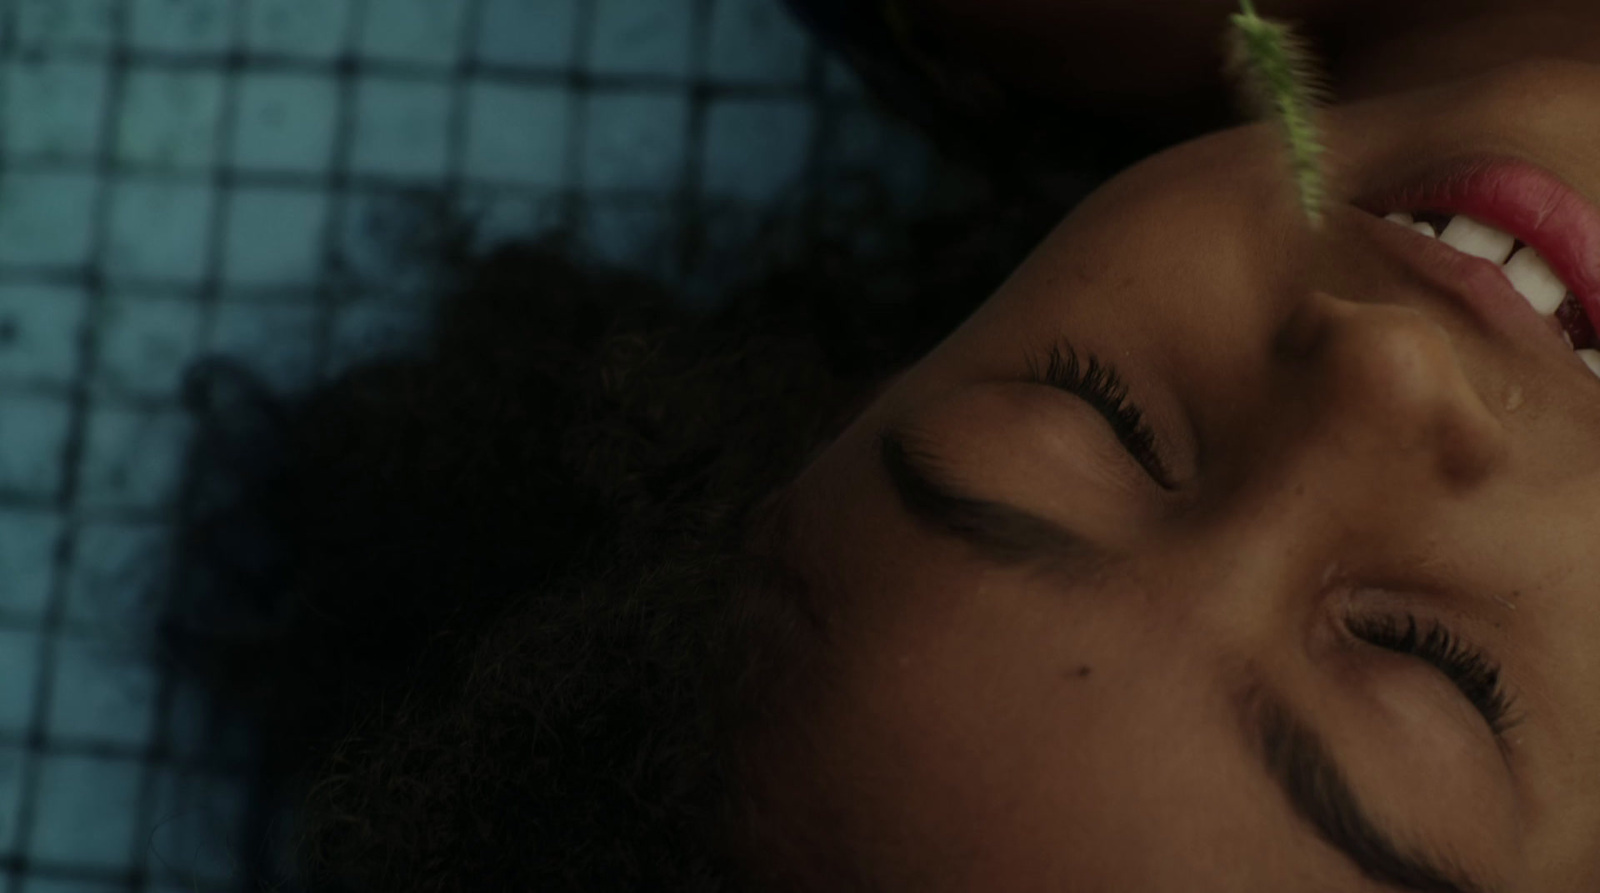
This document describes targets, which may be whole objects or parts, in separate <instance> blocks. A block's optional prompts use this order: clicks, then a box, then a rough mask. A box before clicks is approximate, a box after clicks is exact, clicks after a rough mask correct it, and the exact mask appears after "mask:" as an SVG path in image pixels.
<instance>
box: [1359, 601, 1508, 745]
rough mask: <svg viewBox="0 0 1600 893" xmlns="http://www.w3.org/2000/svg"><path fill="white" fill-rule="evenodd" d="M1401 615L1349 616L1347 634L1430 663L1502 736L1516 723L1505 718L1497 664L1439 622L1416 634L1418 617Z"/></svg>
mask: <svg viewBox="0 0 1600 893" xmlns="http://www.w3.org/2000/svg"><path fill="white" fill-rule="evenodd" d="M1403 623H1404V625H1403V626H1402V621H1401V619H1400V618H1397V617H1393V616H1376V617H1362V618H1350V619H1349V620H1347V621H1346V625H1347V627H1348V629H1349V630H1350V634H1351V635H1353V636H1355V637H1356V638H1358V639H1362V640H1363V641H1366V642H1368V643H1370V644H1373V645H1377V646H1378V647H1380V648H1386V649H1388V650H1390V651H1395V652H1399V653H1401V654H1410V655H1413V656H1415V657H1419V658H1422V659H1423V660H1425V661H1427V662H1428V663H1430V664H1433V665H1434V666H1435V667H1437V668H1438V669H1439V671H1440V672H1442V673H1444V674H1445V675H1446V676H1449V677H1450V680H1451V681H1452V682H1454V683H1455V685H1456V688H1458V689H1460V690H1461V693H1462V694H1463V695H1466V697H1467V700H1469V701H1471V702H1472V706H1474V707H1476V708H1477V709H1478V712H1479V713H1481V714H1483V718H1484V719H1485V720H1487V721H1488V723H1489V728H1490V729H1492V730H1493V731H1494V733H1495V735H1496V736H1501V735H1504V734H1505V733H1506V731H1507V730H1508V729H1510V728H1511V727H1512V726H1514V725H1516V722H1514V721H1510V720H1508V719H1507V717H1508V716H1509V715H1510V713H1511V706H1512V699H1511V698H1510V697H1509V696H1508V695H1507V693H1506V691H1505V687H1504V686H1503V685H1502V684H1501V682H1500V666H1499V665H1498V664H1496V663H1495V662H1494V661H1492V660H1490V659H1489V658H1488V657H1487V656H1486V655H1485V654H1484V653H1483V652H1482V651H1479V650H1478V649H1476V648H1474V647H1473V646H1471V645H1468V644H1466V643H1465V642H1463V641H1461V640H1460V639H1459V638H1458V637H1456V636H1455V635H1453V634H1452V633H1451V632H1450V630H1449V629H1447V628H1445V626H1444V625H1443V624H1442V623H1439V622H1437V621H1435V622H1434V623H1433V624H1432V626H1430V627H1429V629H1428V633H1427V635H1426V636H1422V637H1420V638H1419V637H1418V635H1417V618H1416V616H1415V615H1413V614H1409V613H1408V614H1406V615H1404V621H1403Z"/></svg>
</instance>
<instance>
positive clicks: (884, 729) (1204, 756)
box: [784, 62, 1600, 893]
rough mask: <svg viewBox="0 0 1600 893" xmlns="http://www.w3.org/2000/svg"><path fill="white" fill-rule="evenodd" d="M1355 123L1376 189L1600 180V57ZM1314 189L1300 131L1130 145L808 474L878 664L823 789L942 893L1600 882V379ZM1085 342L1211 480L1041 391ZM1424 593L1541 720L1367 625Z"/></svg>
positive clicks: (841, 714)
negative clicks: (1471, 688) (1309, 211)
mask: <svg viewBox="0 0 1600 893" xmlns="http://www.w3.org/2000/svg"><path fill="white" fill-rule="evenodd" d="M1325 127H1326V136H1327V142H1328V145H1329V155H1328V158H1329V159H1330V160H1331V161H1332V162H1333V163H1334V164H1335V165H1336V167H1334V168H1333V173H1334V175H1336V176H1337V177H1338V181H1337V182H1338V184H1339V186H1340V192H1341V194H1344V195H1350V196H1354V195H1361V194H1363V193H1367V192H1370V191H1371V190H1373V189H1374V188H1378V187H1383V186H1386V185H1388V184H1391V183H1393V182H1394V181H1395V179H1396V178H1397V177H1403V176H1405V175H1407V174H1408V173H1409V172H1411V171H1414V170H1415V169H1417V168H1418V167H1419V166H1421V165H1424V164H1426V163H1428V162H1431V161H1435V160H1438V159H1442V158H1446V157H1450V156H1454V155H1458V154H1465V153H1476V152H1496V153H1509V154H1512V155H1516V156H1520V157H1522V158H1525V159H1527V160H1529V161H1532V162H1534V163H1536V164H1539V165H1541V166H1544V167H1546V168H1548V169H1550V170H1552V171H1554V172H1555V173H1556V174H1558V175H1559V176H1560V177H1561V178H1563V179H1564V180H1565V181H1566V182H1568V183H1569V184H1570V185H1572V186H1574V187H1575V188H1577V189H1578V190H1580V191H1581V192H1583V193H1585V194H1586V195H1587V196H1589V197H1591V198H1600V154H1596V150H1595V147H1596V146H1597V145H1600V66H1591V65H1583V64H1577V63H1570V62H1565V63H1519V64H1517V65H1515V66H1511V67H1507V68H1503V69H1500V70H1498V71H1495V72H1493V73H1491V74H1489V75H1486V76H1483V77H1480V78H1477V79H1473V80H1469V81H1460V82H1455V83H1450V84H1447V85H1443V86H1440V87H1437V88H1432V89H1428V90H1423V91H1418V92H1414V93H1407V94H1403V95H1396V96H1391V97H1384V98H1381V99H1376V100H1371V101H1366V102H1360V103H1356V104H1352V105H1348V106H1340V107H1336V108H1334V109H1331V110H1329V113H1328V116H1327V117H1326V119H1325ZM1292 190H1293V187H1292V184H1291V182H1290V181H1289V180H1288V178H1287V175H1286V173H1285V158H1284V156H1283V153H1282V149H1281V147H1280V143H1279V142H1278V136H1277V133H1276V132H1275V131H1274V130H1273V129H1272V128H1271V127H1269V126H1265V125H1262V126H1252V127H1243V128H1238V129H1234V130H1229V131H1225V132H1220V133H1216V134H1213V135H1210V136H1207V137H1205V138H1202V139H1197V140H1194V141H1192V142H1189V143H1187V144H1184V145H1181V146H1178V147H1175V148H1173V149H1171V150H1169V151H1166V152H1163V153H1162V154H1160V155H1157V156H1155V157H1153V158H1150V159H1148V160H1147V161H1145V162H1143V163H1140V164H1138V165H1136V166H1134V167H1133V168H1131V169H1129V170H1127V171H1126V172H1124V173H1123V174H1121V175H1120V176H1118V177H1116V178H1115V179H1113V180H1111V181H1110V182H1108V183H1106V184H1105V185H1104V186H1103V187H1102V188H1100V189H1099V190H1098V191H1097V192H1095V193H1094V194H1093V195H1092V196H1090V197H1089V198H1088V199H1087V200H1085V201H1084V202H1083V203H1082V204H1080V205H1079V206H1078V207H1077V208H1076V209H1075V210H1074V211H1073V213H1072V214H1071V215H1070V216H1068V217H1067V219H1066V220H1065V221H1063V222H1062V224H1061V225H1060V227H1059V228H1058V229H1057V230H1056V231H1055V232H1054V234H1052V235H1051V236H1050V237H1049V238H1048V239H1047V240H1046V241H1045V242H1044V243H1043V244H1042V245H1041V246H1040V247H1039V248H1038V249H1037V250H1036V251H1035V252H1034V253H1033V255H1032V256H1031V257H1030V258H1029V259H1028V260H1027V262H1026V263H1024V264H1023V266H1022V267H1021V268H1020V269H1019V270H1018V271H1017V272H1016V274H1015V275H1014V276H1013V277H1012V278H1011V279H1010V281H1008V282H1007V283H1006V284H1005V285H1004V286H1003V287H1001V288H1000V290H999V291H998V292H997V293H996V294H995V295H994V296H993V297H991V298H990V299H989V301H988V302H987V303H986V304H985V305H984V306H983V307H982V308H981V309H980V310H979V311H978V312H977V313H976V314H975V315H974V316H973V317H972V318H971V319H969V320H968V321H967V322H966V323H965V324H964V325H963V326H961V328H960V329H958V330H957V331H956V332H954V333H953V334H952V335H951V336H950V337H949V338H948V339H947V340H946V341H945V342H944V343H943V344H941V345H940V346H939V347H938V348H936V349H935V350H934V351H933V352H932V353H930V354H929V355H928V356H927V357H925V358H924V359H923V360H922V361H920V362H918V363H917V364H915V365H914V366H912V367H910V368H909V369H907V370H906V371H905V372H904V373H903V374H902V375H901V376H899V377H898V378H896V379H895V380H894V381H893V382H892V383H891V384H890V385H889V386H888V387H887V388H886V389H885V390H884V391H883V392H882V393H881V394H880V395H879V397H878V398H877V399H876V401H875V402H874V403H873V404H872V405H871V406H870V407H869V408H868V409H866V410H865V411H864V412H863V413H862V414H861V415H860V416H859V417H858V418H857V419H856V420H855V421H854V423H853V424H852V425H851V427H849V428H848V429H847V430H846V431H845V433H844V434H843V435H842V436H840V437H839V438H838V439H837V441H835V442H834V443H832V444H831V445H829V447H828V448H827V449H826V450H825V451H824V452H823V453H822V454H821V455H820V456H819V457H818V458H817V460H816V461H815V462H814V463H813V464H812V465H811V466H810V467H809V468H808V469H807V470H806V472H805V473H804V474H803V475H802V476H801V478H800V479H799V481H798V483H797V486H796V497H797V499H798V505H799V508H800V512H801V517H802V518H803V519H804V523H802V525H801V529H802V530H803V531H804V535H803V537H802V538H801V539H800V541H799V542H798V543H797V544H796V549H797V550H798V551H799V552H800V555H799V557H800V559H801V561H802V562H803V563H804V566H807V567H810V568H813V569H815V570H816V571H817V575H818V578H817V580H816V583H817V585H818V587H819V589H820V590H821V591H822V592H824V593H825V598H827V599H828V600H829V603H830V605H831V607H832V609H833V610H834V611H835V612H836V615H837V617H836V619H837V622H838V628H839V634H840V637H841V638H840V642H839V644H840V648H841V652H840V654H841V657H842V660H843V667H844V674H843V684H842V685H841V686H840V687H839V688H838V689H837V690H836V691H834V692H832V693H831V694H830V695H829V696H828V697H827V698H826V703H825V705H824V707H823V709H822V711H821V712H820V713H819V714H816V715H808V716H807V718H806V730H807V734H808V735H809V736H810V738H811V741H812V743H813V744H814V746H815V748H816V750H815V756H814V757H811V758H806V757H803V756H802V755H801V754H802V753H804V751H803V749H799V748H797V749H796V750H795V752H794V753H792V754H789V755H787V756H786V757H785V758H784V759H785V760H786V762H784V765H787V766H791V767H798V768H797V769H796V771H795V775H794V778H793V781H794V784H793V785H792V786H790V787H789V788H787V790H788V795H789V796H790V797H792V800H791V802H790V806H791V807H792V808H793V809H794V810H797V811H798V812H797V814H807V815H818V816H821V815H827V816H829V817H830V818H829V819H828V822H829V823H830V825H829V829H828V830H829V833H834V834H837V835H838V836H839V838H840V839H842V840H847V841H849V842H850V844H851V845H852V846H854V847H856V848H857V849H859V851H860V852H861V853H862V855H863V858H864V859H865V860H866V861H867V862H868V863H870V864H871V865H873V866H875V867H877V868H879V869H881V870H882V872H883V873H884V874H885V875H886V876H887V877H888V878H890V879H892V880H894V881H897V882H900V883H903V884H905V885H906V886H905V887H904V889H922V890H950V889H960V890H985V891H987V890H997V891H1035V890H1037V891H1066V890H1070V891H1076V893H1086V891H1096V890H1106V891H1131V890H1141V891H1142V890H1183V891H1213V890H1214V891H1239V890H1263V891H1267V890H1271V891H1280V890H1341V891H1343V890H1390V889H1415V890H1436V891H1449V890H1458V889H1459V890H1483V891H1489V890H1494V891H1510V890H1537V891H1593V890H1597V889H1600V644H1597V643H1600V378H1596V377H1595V375H1594V374H1592V373H1591V372H1589V370H1588V369H1587V368H1586V367H1585V366H1584V365H1583V363H1582V361H1581V360H1579V359H1578V358H1577V357H1576V356H1575V355H1574V354H1572V353H1571V352H1569V351H1552V350H1548V349H1545V348H1548V347H1549V346H1550V345H1549V344H1529V343H1524V342H1521V341H1518V340H1514V339H1508V338H1507V337H1505V336H1504V335H1502V334H1500V333H1498V332H1497V331H1495V330H1492V329H1488V328H1485V327H1483V326H1481V325H1480V324H1478V322H1477V321H1476V319H1475V318H1474V317H1472V316H1470V315H1469V314H1468V313H1467V311H1466V310H1464V309H1463V308H1462V307H1461V306H1460V305H1458V304H1457V303H1455V302H1454V300H1453V299H1451V298H1450V297H1448V296H1447V295H1446V293H1445V292H1443V291H1441V290H1440V289H1438V288H1436V287H1434V286H1431V285H1429V284H1428V283H1427V282H1426V281H1424V280H1422V279H1421V278H1419V277H1418V276H1417V275H1416V274H1414V273H1411V272H1410V271H1409V268H1407V267H1404V266H1401V265H1398V264H1397V263H1396V262H1394V261H1392V260H1389V259H1388V258H1387V256H1386V255H1380V254H1379V253H1378V252H1376V251H1374V250H1373V249H1372V248H1371V246H1370V234H1369V233H1368V232H1367V231H1366V230H1365V229H1364V228H1362V227H1360V226H1358V225H1357V224H1359V223H1360V222H1361V221H1360V219H1359V218H1361V217H1362V216H1363V215H1367V212H1365V211H1361V210H1357V209H1355V208H1353V207H1351V206H1349V205H1340V206H1331V207H1330V208H1329V214H1328V217H1327V223H1326V226H1325V229H1324V231H1323V232H1322V233H1321V234H1320V235H1319V234H1313V233H1312V231H1311V230H1309V229H1308V228H1307V226H1306V224H1305V220H1304V216H1303V214H1302V212H1301V211H1300V209H1299V206H1298V204H1297V203H1296V200H1295V196H1294V194H1293V191H1292ZM1369 216H1370V215H1369ZM1063 338H1064V339H1066V340H1068V341H1070V343H1071V345H1072V346H1073V347H1075V348H1076V350H1077V352H1078V356H1079V359H1080V360H1083V361H1085V367H1080V370H1079V371H1080V372H1085V371H1087V369H1086V361H1087V358H1088V356H1089V355H1090V354H1093V355H1095V356H1096V357H1097V358H1098V359H1099V360H1100V361H1102V362H1103V363H1104V362H1109V363H1110V364H1111V365H1113V366H1114V367H1115V368H1116V370H1117V371H1118V372H1119V373H1120V375H1121V378H1122V380H1123V381H1125V382H1126V384H1127V398H1128V400H1129V401H1130V402H1131V403H1133V404H1135V405H1137V406H1138V407H1139V408H1140V409H1142V410H1143V413H1144V419H1145V423H1146V424H1147V425H1148V427H1149V429H1150V431H1151V432H1152V433H1153V435H1154V450H1155V453H1156V454H1157V457H1158V459H1159V462H1160V463H1161V464H1162V465H1163V466H1164V467H1165V468H1166V469H1167V471H1168V472H1169V473H1170V476H1171V483H1172V485H1173V486H1172V488H1171V489H1166V488H1164V487H1163V486H1162V485H1161V484H1160V483H1158V481H1157V480H1156V479H1155V478H1154V477H1153V476H1152V475H1151V474H1150V470H1149V468H1147V467H1146V463H1141V462H1140V461H1139V460H1138V459H1136V458H1135V457H1134V455H1133V454H1131V453H1130V452H1129V449H1128V448H1127V446H1126V445H1125V444H1124V442H1123V441H1124V438H1122V437H1120V436H1119V435H1118V433H1117V432H1116V430H1115V429H1114V427H1113V425H1112V424H1111V423H1109V422H1108V421H1107V420H1106V418H1105V416H1104V415H1102V414H1101V413H1100V411H1099V410H1097V409H1096V408H1095V406H1093V405H1092V404H1091V402H1089V401H1086V400H1083V399H1080V398H1078V397H1076V396H1073V395H1072V394H1070V393H1067V392H1065V391H1063V390H1062V389H1060V388H1057V387H1052V386H1050V385H1048V384H1038V383H1033V382H1032V381H1031V380H1030V361H1032V366H1033V368H1034V369H1038V370H1041V371H1042V369H1043V368H1044V367H1046V366H1048V362H1047V360H1045V357H1047V356H1048V353H1049V350H1050V348H1051V347H1052V346H1054V345H1057V344H1058V342H1059V341H1060V339H1063ZM886 432H891V433H892V436H891V437H889V438H888V439H887V440H886V439H885V437H884V434H885V433H886ZM886 442H887V443H888V444H889V446H890V448H889V449H885V448H884V445H885V443H886ZM1151 467H1154V466H1153V465H1152V466H1151ZM1408 614H1409V615H1411V616H1414V617H1415V618H1416V620H1417V621H1418V624H1419V636H1418V638H1419V639H1423V638H1426V634H1427V632H1428V630H1429V629H1430V627H1431V626H1432V625H1433V624H1434V623H1440V624H1443V625H1444V626H1445V627H1446V628H1447V629H1448V630H1449V631H1450V632H1451V634H1452V635H1453V637H1454V638H1456V639H1457V640H1459V642H1460V643H1470V644H1471V646H1472V647H1475V648H1478V649H1481V650H1482V652H1483V653H1484V656H1485V657H1487V658H1488V659H1489V660H1492V661H1493V662H1495V663H1496V664H1498V665H1499V666H1500V667H1501V670H1502V672H1501V683H1502V684H1503V686H1504V689H1505V693H1506V695H1507V696H1508V697H1511V698H1514V703H1513V704H1512V708H1511V719H1513V720H1519V722H1518V723H1517V724H1515V725H1514V726H1512V727H1511V728H1510V729H1509V730H1508V731H1505V733H1504V735H1503V736H1497V735H1496V734H1495V733H1494V732H1492V731H1491V727H1490V724H1489V722H1488V721H1487V720H1486V719H1485V717H1484V716H1483V715H1482V712H1481V710H1480V709H1479V707H1481V706H1482V704H1481V703H1480V704H1478V705H1475V703H1474V701H1473V700H1471V699H1469V697H1468V696H1467V695H1465V694H1463V693H1462V691H1461V689H1460V688H1459V687H1458V686H1457V684H1456V683H1455V682H1453V681H1452V680H1451V678H1450V677H1449V676H1447V675H1445V673H1444V672H1442V671H1441V670H1439V669H1437V668H1435V666H1434V665H1432V664H1430V663H1428V662H1426V661H1425V660H1424V659H1423V658H1421V657H1417V656H1414V655H1409V654H1404V653H1399V652H1398V651H1395V650H1393V649H1392V648H1385V647H1379V646H1378V645H1374V644H1371V643H1369V642H1367V641H1364V640H1363V639H1362V638H1358V637H1357V636H1356V635H1355V634H1353V633H1352V632H1351V630H1352V629H1353V628H1361V629H1370V626H1367V627H1363V626H1360V624H1361V623H1362V622H1363V621H1366V622H1369V623H1370V622H1381V621H1384V620H1399V621H1400V626H1399V628H1398V629H1399V631H1401V632H1404V618H1405V617H1406V616H1407V615H1408ZM1391 644H1392V643H1391ZM1484 700H1485V699H1484V698H1481V697H1480V698H1479V701H1480V702H1481V701H1484ZM807 759H809V760H810V761H809V762H803V763H801V762H796V761H801V760H807ZM1452 885H1453V886H1452Z"/></svg>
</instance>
